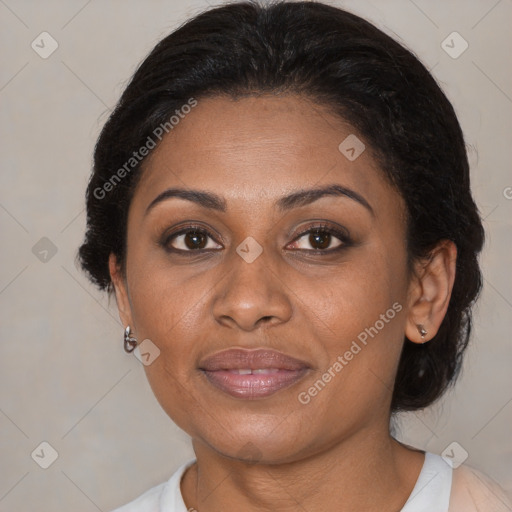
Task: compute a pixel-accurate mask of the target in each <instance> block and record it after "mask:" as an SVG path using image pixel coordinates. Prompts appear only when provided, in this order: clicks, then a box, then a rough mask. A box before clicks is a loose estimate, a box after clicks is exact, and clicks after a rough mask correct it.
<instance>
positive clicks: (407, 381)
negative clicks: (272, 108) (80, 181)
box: [79, 1, 484, 412]
mask: <svg viewBox="0 0 512 512" xmlns="http://www.w3.org/2000/svg"><path fill="white" fill-rule="evenodd" d="M265 92H269V93H273V94H280V93H292V94H293V93H295V94H300V95H302V96H304V97H307V98H309V99H312V100H314V101H316V102H317V103H318V104H322V105H327V106H329V108H330V109H334V112H335V113H337V114H339V116H340V117H341V118H342V119H344V120H346V121H348V122H349V123H350V124H351V125H352V126H353V127H354V128H355V130H356V131H357V133H358V134H360V135H361V137H362V138H364V140H365V141H366V142H368V144H369V146H370V148H371V150H372V152H373V153H374V155H375V156H376V158H377V159H378V161H379V163H380V166H381V167H382V170H383V172H384V173H385V175H386V176H387V177H388V179H389V181H390V183H391V184H392V185H394V186H395V187H396V189H397V190H398V191H399V193H400V194H401V196H402V197H403V198H404V201H405V203H406V205H407V212H408V219H407V223H408V224H407V226H408V234H407V247H408V255H409V263H411V262H413V261H416V260H417V258H423V257H428V255H429V254H430V253H431V250H432V249H433V248H434V247H435V246H436V244H437V243H438V242H439V241H441V240H452V241H453V242H454V243H455V244H456V246H457V251H458V255H457V273H456V278H455V284H454V288H453V292H452V296H451V300H450V304H449V307H448V311H447V314H446V316H445V318H444V320H443V322H442V325H441V328H440V329H439V332H438V333H437V334H436V336H435V337H434V338H433V339H432V340H431V341H430V342H429V343H426V344H425V345H421V344H416V343H412V342H410V341H408V340H407V339H405V340H404V345H403V350H402V354H401V358H400V362H399V366H398V372H397V376H396V381H395V387H394V391H393V398H392V404H391V410H392V411H393V412H396V411H400V410H416V409H420V408H423V407H426V406H428V405H430V404H432V403H433V402H434V401H435V400H437V399H438V398H439V397H440V396H441V395H442V394H443V393H444V391H445V390H446V389H447V388H448V386H449V385H450V384H451V383H453V382H454V381H455V378H456V377H457V375H458V374H459V372H460V367H461V363H462V355H463V353H464V350H465V348H466V346H467V343H468V340H469V335H470V331H471V306H472V303H473V301H474V300H475V299H476V297H477V296H478V293H479V291H480V288H481V274H480V269H479V265H478V260H477V256H478V253H479V251H480V250H481V248H482V245H483V241H484V231H483V227H482V224H481V220H480V217H479V214H478V211H477V208H476V206H475V203H474V201H473V199H472V196H471V192H470V186H469V164H468V160H467V155H466V150H465V144H464V138H463V134H462V131H461V128H460V126H459V123H458V121H457V117H456V115H455V112H454V109H453V107H452V105H451V104H450V102H449V101H448V99H447V98H446V96H445V95H444V94H443V92H442V91H441V89H440V88H439V86H438V85H437V83H436V81H435V80H434V78H433V77H432V76H431V75H430V73H429V72H428V71H427V69H426V68H425V67H424V66H423V65H422V64H421V63H420V62H419V60H418V59H417V58H416V57H415V56H414V55H413V54H412V53H411V52H410V51H409V50H407V49H405V48H404V47H403V46H401V45H400V44H399V43H397V42H396V41H394V40H393V39H392V38H390V37H389V36H387V35H386V34H384V33H383V32H381V31H380V30H378V29H377V28H376V27H374V26H373V25H372V24H370V23H369V22H367V21H365V20H363V19H362V18H360V17H358V16H356V15H354V14H351V13H348V12H345V11H343V10H341V9H339V8H335V7H332V6H329V5H325V4H322V3H317V2H281V1H277V2H271V3H268V2H267V3H266V5H259V4H258V3H257V2H254V1H246V2H236V3H232V4H227V5H224V6H221V7H217V8H212V9H209V10H207V11H205V12H203V13H201V14H199V15H197V16H195V17H194V18H192V19H190V20H189V21H187V22H186V23H185V24H183V25H182V26H181V27H179V28H178V29H177V30H175V31H174V32H173V33H171V34H170V35H168V36H167V37H165V39H163V40H162V41H160V42H159V43H158V44H157V45H156V46H155V48H154V49H153V50H152V51H151V52H150V54H149V55H148V57H147V58H146V59H145V60H144V61H143V62H142V64H141V65H140V66H139V68H138V69H137V71H136V72H135V74H134V76H133V77H132V79H131V81H130V83H129V84H128V86H127V87H126V89H125V91H124V93H123V94H122V96H121V98H120V100H119V103H118V104H117V106H116V108H115V110H114V111H113V112H112V114H111V115H110V118H109V119H108V121H107V123H106V124H105V126H104V127H103V130H102V132H101V135H100V137H99V139H98V141H97V144H96V147H95V152H94V170H93V173H92V176H91V179H90V182H89V185H88V189H87V233H86V237H85V241H84V243H83V245H82V246H81V247H80V250H79V259H80V263H81V265H82V268H83V269H84V270H85V271H86V272H87V273H88V275H89V277H90V279H91V280H92V281H93V282H94V283H95V284H97V285H98V286H99V287H100V288H101V289H108V290H109V291H111V290H112V283H111V281H110V275H109V268H108V257H109V254H110V253H114V254H115V255H116V256H117V257H118V260H119V261H121V262H124V256H125V242H126V223H127V213H128V208H129V205H130V201H131V198H132V195H133V191H134V189H135V186H136V184H137V180H138V179H139V178H140V175H141V167H142V163H143V162H144V160H142V163H138V162H136V165H135V164H134V162H133V161H132V164H134V165H132V167H133V168H131V169H129V168H127V166H126V162H128V161H130V158H133V152H134V151H136V150H138V149H139V148H141V147H142V146H144V145H145V144H147V141H148V140H149V139H148V137H151V138H154V137H152V134H154V133H155V129H156V128H157V127H158V126H161V125H163V124H165V123H167V126H168V127H169V118H170V116H171V115H172V114H173V113H175V112H176V111H177V110H178V109H180V108H181V107H182V106H183V105H184V104H186V103H187V102H188V101H189V100H190V98H191V97H193V98H198V99H199V98H201V97H203V98H204V97H206V96H214V95H229V96H230V97H233V98H238V97H243V96H249V95H257V94H261V93H265ZM123 166H124V167H123ZM123 168H124V170H125V172H119V171H121V169H123ZM118 170H119V171H118ZM116 172H117V174H116ZM114 175H116V176H114ZM113 178H116V179H114V180H113ZM118 178H119V179H118ZM107 183H110V185H107ZM107 189H108V190H107ZM411 268H412V267H411Z"/></svg>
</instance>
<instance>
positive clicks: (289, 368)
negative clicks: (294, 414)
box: [199, 349, 310, 400]
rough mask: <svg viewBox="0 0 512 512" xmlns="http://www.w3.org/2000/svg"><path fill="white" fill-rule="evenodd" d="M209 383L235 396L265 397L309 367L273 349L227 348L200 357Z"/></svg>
mask: <svg viewBox="0 0 512 512" xmlns="http://www.w3.org/2000/svg"><path fill="white" fill-rule="evenodd" d="M199 369H200V370H201V371H202V372H203V374H204V375H205V376H206V378H207V381H208V383H209V384H211V385H213V386H214V387H215V388H216V389H218V390H220V391H222V392H224V393H226V394H228V395H229V396H232V397H235V398H242V399H248V400H254V399H257V398H265V397H268V396H271V395H273V394H274V393H276V392H278V391H280V390H283V389H285V388H288V387H290V386H292V385H293V384H295V383H296V382H298V381H299V380H301V379H302V378H303V377H304V376H305V374H306V373H308V371H309V370H310V366H309V365H308V364H307V363H306V362H304V361H301V360H299V359H296V358H293V357H291V356H288V355H285V354H283V353H282V352H277V351H275V350H262V349H259V350H244V349H230V350H227V351H223V352H219V353H217V354H215V355H213V356H211V357H209V358H207V359H205V360H203V361H202V362H201V363H200V365H199Z"/></svg>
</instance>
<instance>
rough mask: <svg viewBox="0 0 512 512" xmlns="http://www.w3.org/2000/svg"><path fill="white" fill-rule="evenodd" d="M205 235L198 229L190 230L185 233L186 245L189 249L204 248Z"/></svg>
mask: <svg viewBox="0 0 512 512" xmlns="http://www.w3.org/2000/svg"><path fill="white" fill-rule="evenodd" d="M204 239H205V235H204V234H203V233H198V232H197V231H189V232H188V233H187V234H186V235H185V245H186V246H187V248H189V249H198V248H199V249H202V247H200V246H201V244H202V243H204ZM189 242H190V243H189Z"/></svg>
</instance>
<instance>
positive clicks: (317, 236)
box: [309, 231, 331, 249]
mask: <svg viewBox="0 0 512 512" xmlns="http://www.w3.org/2000/svg"><path fill="white" fill-rule="evenodd" d="M330 237H331V235H330V234H329V233H326V232H325V231H316V232H313V233H311V234H310V235H309V242H310V244H311V245H312V246H315V245H317V246H318V245H319V246H320V247H317V248H318V249H326V248H327V247H329V243H330Z"/></svg>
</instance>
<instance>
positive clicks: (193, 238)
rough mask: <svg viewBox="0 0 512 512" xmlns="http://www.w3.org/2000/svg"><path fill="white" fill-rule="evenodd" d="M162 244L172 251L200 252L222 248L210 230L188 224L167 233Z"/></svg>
mask: <svg viewBox="0 0 512 512" xmlns="http://www.w3.org/2000/svg"><path fill="white" fill-rule="evenodd" d="M162 245H163V246H164V247H165V248H166V250H168V251H170V252H199V251H202V250H211V249H222V246H219V245H218V244H217V243H216V242H215V240H213V238H212V236H211V235H210V233H209V232H208V231H206V230H205V229H203V228H200V227H197V226H188V227H186V228H183V229H181V230H179V231H177V232H175V233H171V234H170V235H167V236H166V237H165V239H164V240H163V243H162Z"/></svg>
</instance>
